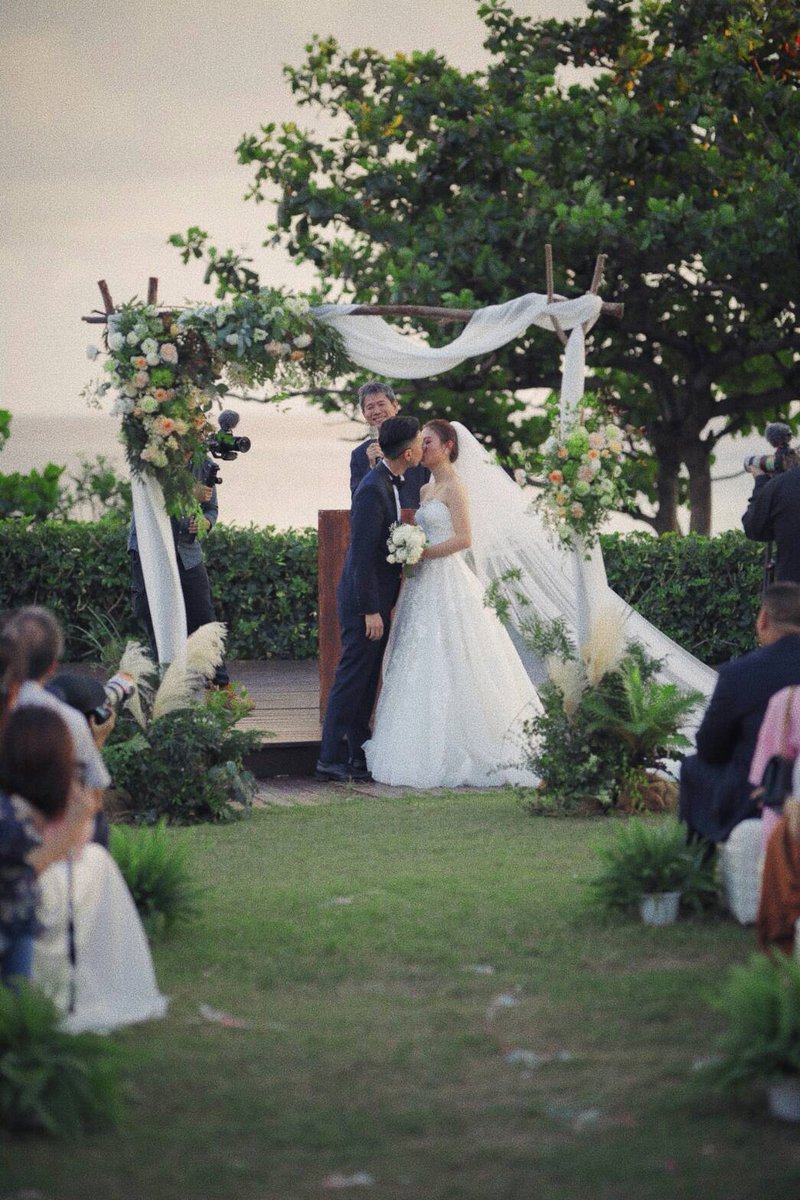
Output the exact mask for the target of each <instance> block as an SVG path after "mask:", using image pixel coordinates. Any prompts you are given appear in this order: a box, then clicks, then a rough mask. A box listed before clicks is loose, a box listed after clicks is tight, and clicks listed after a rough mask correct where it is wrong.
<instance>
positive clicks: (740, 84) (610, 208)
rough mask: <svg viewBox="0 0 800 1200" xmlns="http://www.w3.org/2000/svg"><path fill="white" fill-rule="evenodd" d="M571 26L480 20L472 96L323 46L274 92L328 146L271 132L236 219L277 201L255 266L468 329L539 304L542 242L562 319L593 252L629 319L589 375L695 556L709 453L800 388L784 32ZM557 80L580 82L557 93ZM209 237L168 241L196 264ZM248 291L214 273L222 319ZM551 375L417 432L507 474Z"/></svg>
mask: <svg viewBox="0 0 800 1200" xmlns="http://www.w3.org/2000/svg"><path fill="white" fill-rule="evenodd" d="M589 10H590V12H589V16H588V17H587V18H586V19H585V20H581V21H574V22H557V21H552V20H550V21H533V20H530V19H528V18H522V17H518V16H516V15H515V14H514V13H513V10H512V9H511V8H510V7H509V6H508V5H507V4H505V3H504V2H503V0H487V2H486V3H483V4H481V5H480V6H479V8H478V13H479V16H480V17H481V19H482V20H483V21H484V22H485V24H486V27H487V39H486V43H485V44H486V48H487V50H488V51H489V54H490V61H489V64H488V66H487V67H486V69H485V70H483V71H479V72H472V73H463V72H461V71H459V70H457V69H456V68H455V67H453V66H451V65H450V64H448V63H447V62H446V61H445V60H444V59H443V58H442V57H441V56H439V55H437V54H436V53H434V52H429V53H416V54H413V55H411V56H410V57H408V56H405V55H402V54H397V55H394V56H393V57H390V58H387V57H385V56H383V55H381V54H378V53H377V52H376V51H374V50H369V49H366V50H354V51H352V52H345V51H343V50H342V49H341V48H340V47H339V46H338V44H337V43H336V41H335V40H333V39H332V38H327V39H321V38H318V37H315V38H314V40H313V41H312V42H311V44H310V45H309V46H308V47H307V48H306V51H307V59H306V61H305V62H304V63H303V65H302V66H300V67H298V68H293V67H287V68H286V75H287V78H288V80H289V83H290V86H291V89H292V91H293V92H294V94H295V96H296V97H297V101H298V104H300V105H301V106H306V107H309V108H311V109H314V110H317V111H319V112H321V113H323V114H325V115H326V116H327V117H328V118H333V119H334V122H335V123H336V128H337V132H335V133H331V134H327V133H326V134H324V135H322V134H319V133H314V132H308V131H303V130H301V129H300V128H299V127H298V126H297V125H296V124H293V123H290V124H286V125H282V126H281V127H280V128H278V127H276V126H275V125H274V124H266V125H264V126H262V127H261V129H260V131H259V132H258V133H257V134H252V135H249V136H247V137H244V138H243V139H242V141H241V143H240V144H239V146H238V156H239V160H240V162H241V163H243V164H247V165H250V166H252V167H253V168H254V178H253V181H252V184H251V187H250V190H249V192H248V196H249V198H251V199H253V200H255V201H260V200H263V199H265V198H266V197H267V196H277V199H278V207H277V216H276V220H275V223H274V224H273V225H271V226H270V231H271V235H272V236H271V241H272V243H274V244H277V245H282V246H283V247H285V249H286V250H287V251H288V253H289V254H290V255H291V257H292V258H293V259H295V260H296V261H298V262H308V261H310V262H312V263H313V264H314V265H315V266H316V268H317V270H318V272H319V275H320V278H321V280H322V281H324V284H325V285H326V286H328V287H330V286H331V284H332V283H333V282H334V281H335V283H336V284H337V285H338V287H337V291H338V293H339V295H340V296H341V297H342V298H346V299H352V300H354V301H356V302H360V303H366V302H370V301H372V302H381V303H389V302H396V303H409V302H417V303H423V304H424V303H427V304H442V303H449V304H452V305H456V306H459V307H477V306H482V305H485V304H492V303H498V302H501V301H503V300H506V299H509V298H510V297H512V296H515V295H519V294H521V293H523V292H526V291H542V290H543V286H542V275H543V270H542V261H543V259H542V251H543V245H544V243H545V242H546V241H552V242H553V243H554V244H555V247H556V253H557V261H558V262H559V263H560V264H568V266H569V270H568V271H567V273H566V286H564V284H563V283H561V281H557V286H558V284H559V283H561V286H560V290H561V291H562V292H566V293H568V294H574V293H577V292H580V291H582V290H585V288H586V286H587V284H588V280H589V279H590V277H591V271H592V264H593V261H594V256H595V254H596V253H597V251H598V250H600V249H602V250H604V251H605V252H606V253H607V254H608V256H609V258H608V269H607V282H606V285H605V287H604V294H605V295H607V296H608V297H613V298H614V299H621V300H624V301H625V306H626V308H625V319H624V322H623V323H622V325H621V326H620V327H619V328H615V327H612V326H611V324H610V323H604V324H602V326H600V325H598V326H597V327H596V328H595V331H594V334H593V338H592V342H593V344H592V347H591V351H590V355H589V363H590V366H591V367H592V369H593V370H594V372H595V375H596V382H595V386H598V387H600V388H601V390H602V394H603V395H604V397H605V398H606V399H607V400H608V401H610V402H611V403H613V404H614V405H615V406H617V407H618V408H620V409H621V410H622V411H623V412H624V413H625V414H626V418H625V419H626V420H628V421H629V422H630V423H631V424H632V425H634V426H643V427H644V430H645V434H646V438H647V441H648V444H649V447H650V449H651V450H652V454H653V456H654V461H652V460H651V462H650V463H649V464H648V463H645V464H643V463H641V462H639V464H638V465H637V466H636V467H635V468H634V480H635V484H636V486H637V488H638V489H639V503H638V505H637V515H639V516H642V517H643V518H644V519H646V520H650V521H651V523H652V525H653V526H654V528H655V529H656V530H657V531H665V530H677V529H678V521H677V506H678V503H679V500H680V499H681V488H682V486H687V485H683V484H682V473H683V472H684V471H685V472H686V473H687V474H688V499H689V503H690V507H691V512H692V529H693V530H695V531H697V532H708V530H709V527H710V519H711V473H710V468H711V463H712V461H713V451H714V447H715V446H716V444H717V442H718V441H719V440H720V439H721V438H722V437H725V436H729V435H731V434H735V433H745V432H748V431H750V430H751V429H752V428H753V426H754V425H755V424H760V423H762V422H763V421H765V420H768V419H772V418H775V417H777V416H781V417H783V418H784V419H786V417H787V415H788V414H787V407H788V406H789V405H790V404H791V403H792V401H793V400H794V399H795V398H796V396H797V390H798V383H800V329H798V322H797V305H796V297H797V295H798V291H800V287H799V285H800V262H799V261H798V242H799V240H800V220H799V219H798V218H800V190H799V189H798V176H799V175H800V172H799V171H798V166H800V137H799V136H798V130H799V129H800V96H799V95H798V82H800V32H798V27H799V26H800V21H799V20H798V14H797V7H796V4H795V3H794V0H769V3H767V2H765V0H693V2H692V3H691V4H689V5H687V4H685V3H684V2H683V0H641V3H640V5H639V6H638V8H637V10H636V11H634V9H633V5H632V3H631V0H590V3H589ZM564 66H571V67H583V68H592V70H591V71H589V72H587V75H588V78H587V79H585V80H583V79H582V80H581V82H577V83H573V84H572V85H571V86H569V87H568V88H565V87H564V86H562V85H561V84H560V83H559V81H558V78H557V75H556V72H557V70H558V68H560V67H564ZM328 128H330V124H329V121H326V122H325V129H326V130H327V129H328ZM205 237H206V235H205V234H203V233H202V231H200V230H198V229H194V230H192V231H190V234H189V235H187V237H186V239H183V238H180V237H175V238H173V239H171V240H173V241H174V242H175V243H176V244H178V245H179V246H181V248H182V249H183V252H184V257H186V258H188V257H189V255H190V254H194V255H197V256H200V255H201V254H202V253H204V252H207V251H205V247H204V242H205ZM247 270H248V268H246V267H244V264H243V262H242V260H241V259H239V258H238V256H235V255H233V254H232V253H231V252H228V254H227V255H219V253H218V252H217V251H216V250H212V251H211V258H210V261H209V272H210V274H211V275H216V277H217V279H218V281H219V284H220V288H221V290H222V292H223V293H224V291H225V290H226V289H230V288H232V287H233V288H236V287H242V286H243V287H250V286H257V277H256V276H255V275H253V273H252V272H250V277H249V278H248V277H247V276H246V275H245V274H244V272H245V271H247ZM431 336H432V340H437V339H438V340H446V339H449V338H450V337H451V336H453V329H452V327H450V328H449V329H448V330H447V331H446V332H443V331H442V330H441V329H434V330H432V334H431ZM558 349H559V347H558V344H557V342H556V340H555V338H547V337H546V336H545V335H543V334H542V333H541V332H540V331H537V332H536V333H532V334H531V336H530V337H529V338H526V339H523V340H521V341H519V342H518V343H516V344H514V345H512V346H510V347H507V348H504V349H503V350H501V351H498V352H496V353H495V354H493V355H492V356H491V357H490V358H489V359H487V360H486V361H483V362H479V363H477V364H475V363H473V364H471V365H469V366H466V365H465V366H464V367H462V368H461V369H460V370H459V371H457V372H453V373H450V374H448V376H447V378H446V380H444V381H441V380H437V379H433V380H423V381H419V382H418V383H415V384H414V385H413V387H414V389H415V391H416V393H417V394H416V396H415V400H414V407H415V409H416V410H418V411H421V412H427V411H430V410H435V411H437V412H439V413H446V414H449V415H452V416H457V417H460V418H461V419H463V420H465V422H466V423H467V424H472V425H473V427H475V428H480V429H481V431H482V435H483V436H484V437H485V438H486V440H487V442H489V443H490V444H493V445H495V446H496V447H497V448H498V449H499V450H500V451H501V452H503V453H508V452H509V451H510V450H511V449H512V447H514V446H515V445H519V444H520V443H521V444H522V445H523V446H525V445H532V444H534V443H535V442H536V441H539V440H541V435H542V428H541V422H537V420H536V419H535V418H531V417H530V416H524V415H523V412H524V404H523V401H522V400H521V399H520V397H519V395H518V393H519V391H520V390H522V389H525V388H531V387H537V386H538V387H541V386H554V384H555V381H556V378H557V370H556V369H557V355H558ZM648 497H650V498H651V499H654V500H655V503H656V507H655V513H654V514H652V513H649V512H648V511H646V501H647V498H648Z"/></svg>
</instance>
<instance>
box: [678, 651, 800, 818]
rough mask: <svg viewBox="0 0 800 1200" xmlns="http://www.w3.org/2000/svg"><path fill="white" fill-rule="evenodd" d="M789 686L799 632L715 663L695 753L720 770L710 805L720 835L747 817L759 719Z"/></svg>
mask: <svg viewBox="0 0 800 1200" xmlns="http://www.w3.org/2000/svg"><path fill="white" fill-rule="evenodd" d="M792 684H800V634H795V633H790V634H787V635H786V636H785V637H782V638H779V640H778V641H777V642H773V644H772V645H771V646H761V647H759V649H758V650H752V651H751V652H750V653H749V654H745V655H743V656H742V657H741V658H737V659H734V660H733V661H732V662H729V663H725V664H724V666H722V667H720V670H719V676H718V678H717V685H716V687H715V688H714V692H713V695H712V697H711V700H710V701H709V704H708V708H707V709H706V713H705V716H704V717H703V720H702V722H701V725H700V728H699V729H698V731H697V753H698V756H699V757H700V759H701V760H703V761H704V762H706V763H710V764H712V765H715V766H719V767H723V768H724V770H723V771H722V772H721V773H720V775H719V776H718V778H717V780H716V783H715V787H714V793H715V794H714V797H713V802H712V804H711V808H712V810H713V812H714V814H715V819H716V821H717V823H718V826H719V829H720V830H721V831H723V832H722V833H721V835H720V836H722V837H725V836H727V832H725V831H727V829H728V827H729V824H730V822H731V821H732V822H733V824H736V822H737V820H741V819H742V816H743V815H744V816H747V815H750V812H751V809H752V804H751V801H750V793H751V792H752V790H753V789H752V785H751V784H750V783H749V781H748V775H749V773H750V763H751V761H752V758H753V753H754V751H755V748H756V741H757V740H758V731H759V729H760V728H761V721H762V719H763V717H764V713H765V712H766V709H767V705H768V703H769V701H770V699H771V697H772V696H774V695H775V693H776V692H779V691H780V690H781V688H785V687H789V686H791V685H792ZM698 799H699V798H698Z"/></svg>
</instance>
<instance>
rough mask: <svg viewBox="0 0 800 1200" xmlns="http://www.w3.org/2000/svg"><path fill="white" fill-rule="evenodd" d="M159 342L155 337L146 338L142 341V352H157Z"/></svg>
mask: <svg viewBox="0 0 800 1200" xmlns="http://www.w3.org/2000/svg"><path fill="white" fill-rule="evenodd" d="M157 353H158V342H157V341H156V339H155V338H151V337H149V338H145V339H144V341H143V342H142V354H157Z"/></svg>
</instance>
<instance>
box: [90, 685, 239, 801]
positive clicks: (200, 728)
mask: <svg viewBox="0 0 800 1200" xmlns="http://www.w3.org/2000/svg"><path fill="white" fill-rule="evenodd" d="M218 696H219V697H220V699H217V697H218ZM239 715H240V708H239V706H238V705H236V706H234V707H233V708H230V707H228V706H227V702H226V696H225V693H222V692H220V693H217V692H210V693H208V701H207V702H206V703H204V704H200V705H199V706H197V707H194V708H179V709H175V710H174V711H172V712H168V713H165V714H164V716H162V717H158V718H156V720H154V721H151V722H150V723H149V724H148V726H147V728H146V729H145V730H142V729H140V727H139V726H138V725H136V724H135V723H134V721H133V719H132V718H131V717H130V716H128V715H123V716H122V717H121V719H120V720H119V721H118V723H117V726H116V728H115V729H114V732H113V734H112V736H111V738H110V739H109V741H108V742H107V743H106V746H105V747H104V750H103V754H104V757H105V760H106V764H107V766H108V769H109V771H110V772H111V777H112V781H113V786H114V789H115V791H117V792H118V793H121V794H122V799H123V801H124V804H125V815H127V816H129V817H130V818H132V819H133V820H134V821H136V822H138V823H144V824H154V823H155V822H157V821H158V820H159V819H160V818H161V817H165V818H166V820H167V821H169V822H172V821H176V822H179V823H191V822H194V821H224V820H229V819H230V818H231V817H233V816H235V815H236V812H237V810H238V809H241V808H243V807H247V806H248V805H249V804H250V803H251V801H252V798H253V793H254V791H255V780H254V778H253V776H252V775H251V774H250V772H249V771H246V770H245V768H244V757H245V755H246V754H248V753H249V752H250V751H251V750H254V749H255V748H256V747H257V746H258V745H260V744H261V740H262V735H261V733H260V732H259V731H258V730H251V731H249V732H248V731H244V730H238V729H235V728H234V725H235V723H236V721H237V720H238V719H239Z"/></svg>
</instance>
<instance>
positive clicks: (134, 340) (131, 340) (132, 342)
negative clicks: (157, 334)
mask: <svg viewBox="0 0 800 1200" xmlns="http://www.w3.org/2000/svg"><path fill="white" fill-rule="evenodd" d="M125 341H126V342H127V343H128V345H129V346H138V345H139V338H138V337H137V335H136V331H135V330H133V329H132V330H131V331H130V333H129V334H128V336H127V337H126V338H125Z"/></svg>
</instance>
